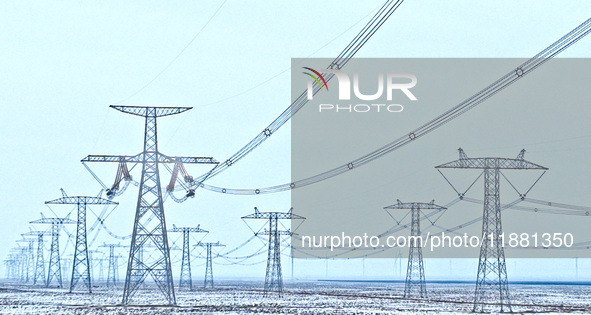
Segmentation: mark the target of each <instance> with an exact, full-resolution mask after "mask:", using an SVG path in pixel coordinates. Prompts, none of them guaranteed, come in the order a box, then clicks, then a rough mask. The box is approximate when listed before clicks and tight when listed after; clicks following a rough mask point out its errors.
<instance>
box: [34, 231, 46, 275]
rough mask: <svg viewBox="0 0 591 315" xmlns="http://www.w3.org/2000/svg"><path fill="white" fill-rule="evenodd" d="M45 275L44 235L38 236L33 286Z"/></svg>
mask: <svg viewBox="0 0 591 315" xmlns="http://www.w3.org/2000/svg"><path fill="white" fill-rule="evenodd" d="M44 275H45V261H44V259H43V234H39V235H37V262H36V263H35V275H34V277H33V284H37V280H39V279H41V281H43V280H42V279H43V277H44Z"/></svg>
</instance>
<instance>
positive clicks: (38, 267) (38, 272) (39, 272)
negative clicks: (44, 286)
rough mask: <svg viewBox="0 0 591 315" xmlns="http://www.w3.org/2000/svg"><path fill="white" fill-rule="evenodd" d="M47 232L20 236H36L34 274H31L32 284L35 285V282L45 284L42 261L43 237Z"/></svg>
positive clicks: (34, 232) (31, 232)
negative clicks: (38, 281)
mask: <svg viewBox="0 0 591 315" xmlns="http://www.w3.org/2000/svg"><path fill="white" fill-rule="evenodd" d="M46 233H47V232H43V231H29V232H27V233H24V234H21V235H22V236H36V237H37V259H36V260H35V272H34V274H33V284H37V280H40V281H41V282H45V281H44V280H43V279H44V277H45V260H44V259H43V235H44V234H46Z"/></svg>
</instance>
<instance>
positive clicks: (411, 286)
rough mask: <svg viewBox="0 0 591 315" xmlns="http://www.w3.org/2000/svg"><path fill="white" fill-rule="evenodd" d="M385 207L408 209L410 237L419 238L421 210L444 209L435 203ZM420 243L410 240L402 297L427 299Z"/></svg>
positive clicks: (389, 207)
mask: <svg viewBox="0 0 591 315" xmlns="http://www.w3.org/2000/svg"><path fill="white" fill-rule="evenodd" d="M397 201H398V203H396V204H393V205H391V206H387V207H385V208H384V209H386V210H390V209H410V215H411V224H410V235H411V236H415V237H420V236H421V210H426V209H430V210H444V209H446V208H444V207H442V206H438V205H436V204H435V201H431V202H430V203H424V202H404V203H403V202H402V201H400V200H397ZM421 247H422V241H421V240H420V239H418V238H414V239H410V244H409V249H408V265H407V267H406V281H405V283H404V297H405V298H408V297H420V298H426V297H427V288H426V286H425V268H424V264H423V251H422V249H421Z"/></svg>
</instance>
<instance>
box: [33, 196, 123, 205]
mask: <svg viewBox="0 0 591 315" xmlns="http://www.w3.org/2000/svg"><path fill="white" fill-rule="evenodd" d="M45 204H54V205H69V204H87V205H117V204H119V203H118V202H114V201H111V200H108V199H104V198H100V197H91V196H66V197H62V198H59V199H55V200H50V201H46V202H45Z"/></svg>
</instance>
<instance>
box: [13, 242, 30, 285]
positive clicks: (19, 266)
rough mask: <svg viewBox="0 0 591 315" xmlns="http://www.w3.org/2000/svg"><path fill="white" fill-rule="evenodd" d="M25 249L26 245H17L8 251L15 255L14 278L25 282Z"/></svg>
mask: <svg viewBox="0 0 591 315" xmlns="http://www.w3.org/2000/svg"><path fill="white" fill-rule="evenodd" d="M27 250H28V248H27V247H26V246H18V247H14V248H12V249H11V250H10V251H11V253H12V254H13V256H15V261H16V271H17V272H16V277H15V279H18V280H20V281H21V282H25V279H26V267H27Z"/></svg>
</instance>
